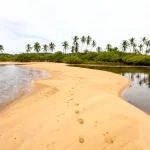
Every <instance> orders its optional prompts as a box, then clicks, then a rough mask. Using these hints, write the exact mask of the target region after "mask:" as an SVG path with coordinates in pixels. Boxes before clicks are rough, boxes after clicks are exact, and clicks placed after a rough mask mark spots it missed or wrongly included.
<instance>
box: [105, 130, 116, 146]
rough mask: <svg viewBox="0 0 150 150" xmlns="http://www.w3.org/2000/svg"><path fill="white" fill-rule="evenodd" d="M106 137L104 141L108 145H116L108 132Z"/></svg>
mask: <svg viewBox="0 0 150 150" xmlns="http://www.w3.org/2000/svg"><path fill="white" fill-rule="evenodd" d="M103 135H104V141H105V142H106V143H108V144H113V143H114V137H112V136H111V135H110V134H109V132H106V133H105V134H103Z"/></svg>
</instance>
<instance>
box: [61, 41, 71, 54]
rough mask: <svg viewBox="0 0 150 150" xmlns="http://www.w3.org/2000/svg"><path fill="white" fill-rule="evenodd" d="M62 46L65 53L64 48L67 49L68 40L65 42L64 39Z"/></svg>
mask: <svg viewBox="0 0 150 150" xmlns="http://www.w3.org/2000/svg"><path fill="white" fill-rule="evenodd" d="M62 47H63V49H64V51H65V53H66V50H67V49H69V44H68V42H67V41H64V42H63V43H62Z"/></svg>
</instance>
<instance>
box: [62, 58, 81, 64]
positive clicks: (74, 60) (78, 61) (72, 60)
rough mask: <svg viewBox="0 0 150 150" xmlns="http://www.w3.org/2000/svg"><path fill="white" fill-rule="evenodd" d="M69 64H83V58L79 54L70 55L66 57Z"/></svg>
mask: <svg viewBox="0 0 150 150" xmlns="http://www.w3.org/2000/svg"><path fill="white" fill-rule="evenodd" d="M64 62H66V63H67V64H81V63H82V60H81V59H80V58H79V57H77V56H68V57H66V58H65V59H64Z"/></svg>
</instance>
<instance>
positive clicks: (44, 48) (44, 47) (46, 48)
mask: <svg viewBox="0 0 150 150" xmlns="http://www.w3.org/2000/svg"><path fill="white" fill-rule="evenodd" d="M43 51H44V52H45V53H47V51H48V45H47V44H44V45H43Z"/></svg>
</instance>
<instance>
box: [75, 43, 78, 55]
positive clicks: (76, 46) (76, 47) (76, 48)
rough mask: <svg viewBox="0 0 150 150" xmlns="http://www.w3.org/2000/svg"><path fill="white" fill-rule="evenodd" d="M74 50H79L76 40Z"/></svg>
mask: <svg viewBox="0 0 150 150" xmlns="http://www.w3.org/2000/svg"><path fill="white" fill-rule="evenodd" d="M75 52H76V53H77V52H79V43H78V42H76V43H75Z"/></svg>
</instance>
